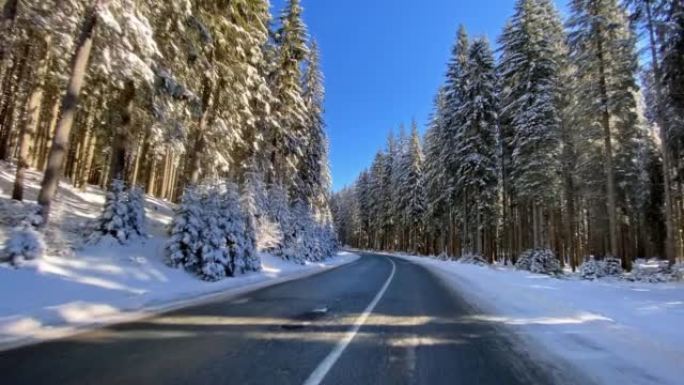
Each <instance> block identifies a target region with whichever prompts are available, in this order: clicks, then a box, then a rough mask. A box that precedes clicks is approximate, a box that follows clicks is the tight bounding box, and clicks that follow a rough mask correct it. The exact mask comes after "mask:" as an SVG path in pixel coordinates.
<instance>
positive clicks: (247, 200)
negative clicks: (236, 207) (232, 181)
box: [242, 165, 278, 251]
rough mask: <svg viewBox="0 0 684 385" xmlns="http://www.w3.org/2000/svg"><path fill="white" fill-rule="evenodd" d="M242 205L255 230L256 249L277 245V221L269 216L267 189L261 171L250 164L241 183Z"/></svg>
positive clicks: (267, 248) (265, 248)
mask: <svg viewBox="0 0 684 385" xmlns="http://www.w3.org/2000/svg"><path fill="white" fill-rule="evenodd" d="M242 207H243V210H244V211H245V214H246V215H247V219H248V221H249V222H250V225H251V227H252V229H253V230H254V232H255V237H256V243H257V250H259V251H267V250H269V249H271V248H273V247H276V246H277V238H278V236H277V233H278V226H277V223H275V222H274V221H272V220H271V218H269V215H268V214H269V211H268V210H269V199H268V190H267V189H266V184H265V182H264V179H263V175H262V174H261V172H259V171H257V170H256V167H255V166H254V165H252V166H251V167H249V168H248V169H247V171H246V173H245V176H244V182H243V184H242Z"/></svg>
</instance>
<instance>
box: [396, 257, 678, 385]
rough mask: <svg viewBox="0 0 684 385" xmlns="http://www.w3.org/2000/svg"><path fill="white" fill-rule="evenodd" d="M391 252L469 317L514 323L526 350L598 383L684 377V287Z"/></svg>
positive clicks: (638, 383) (635, 384)
mask: <svg viewBox="0 0 684 385" xmlns="http://www.w3.org/2000/svg"><path fill="white" fill-rule="evenodd" d="M396 256H397V257H400V258H404V259H407V260H410V261H413V262H416V263H419V264H421V265H423V266H426V267H427V268H428V269H430V270H431V271H433V272H434V273H435V274H437V276H438V277H440V278H441V279H442V280H443V281H445V282H446V283H447V284H448V285H450V286H451V287H453V288H454V289H455V290H456V291H457V293H459V294H460V295H462V296H463V297H464V299H466V300H467V301H469V302H470V303H471V304H472V305H474V306H475V307H476V308H478V309H479V310H481V311H482V312H483V314H481V315H478V316H476V317H474V318H475V319H474V321H480V322H489V323H492V324H495V325H501V326H506V327H509V328H512V329H513V330H514V331H516V332H517V334H518V335H519V336H520V337H521V339H522V341H523V342H524V343H526V345H527V346H526V347H527V348H529V350H530V351H531V352H535V351H536V352H541V351H545V352H550V353H551V355H555V356H556V357H557V358H560V359H561V360H564V361H566V362H568V363H569V364H571V365H572V366H574V367H575V368H576V369H578V370H580V371H581V372H582V373H583V374H586V375H587V376H588V377H590V378H591V379H593V380H595V382H597V383H599V384H621V385H628V384H629V385H632V384H633V385H644V384H663V385H668V384H672V385H675V384H681V383H682V381H683V379H684V284H681V283H668V284H649V283H637V282H625V281H618V280H599V281H593V282H592V281H583V280H579V279H556V278H551V277H548V276H543V275H537V274H532V273H529V272H523V271H515V270H512V269H508V268H504V267H500V266H494V267H491V266H475V265H468V264H462V263H458V262H451V261H439V260H435V259H430V258H424V257H412V256H405V255H396ZM553 361H555V362H558V360H555V359H553Z"/></svg>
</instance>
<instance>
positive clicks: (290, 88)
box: [269, 0, 308, 189]
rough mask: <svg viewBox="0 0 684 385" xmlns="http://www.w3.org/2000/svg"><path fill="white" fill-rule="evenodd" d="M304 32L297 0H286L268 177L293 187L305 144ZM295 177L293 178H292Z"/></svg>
mask: <svg viewBox="0 0 684 385" xmlns="http://www.w3.org/2000/svg"><path fill="white" fill-rule="evenodd" d="M306 41H307V32H306V26H305V25H304V23H303V21H302V7H301V5H300V2H299V0H288V2H287V5H286V6H285V9H284V10H283V13H282V15H281V16H280V28H279V29H278V31H277V32H276V35H275V42H276V46H277V58H276V60H277V62H276V72H275V74H274V80H273V86H272V89H273V96H274V98H275V102H274V105H273V110H274V114H275V118H276V123H275V125H274V126H273V127H272V132H271V133H270V134H269V142H270V146H271V147H270V151H271V167H272V168H273V169H272V170H271V179H270V180H269V182H271V183H275V182H281V183H282V182H286V183H287V186H288V188H289V189H292V188H295V187H296V186H293V183H295V182H296V178H293V176H294V175H296V173H293V171H296V165H297V163H298V162H299V161H300V160H301V158H302V155H303V149H304V146H305V145H306V142H305V141H306V139H307V138H306V135H305V134H306V132H305V128H306V124H307V110H306V105H305V102H304V99H303V98H302V87H301V79H302V71H301V64H302V63H303V62H304V60H305V59H306V57H307V54H308V49H307V47H306ZM292 179H295V180H292Z"/></svg>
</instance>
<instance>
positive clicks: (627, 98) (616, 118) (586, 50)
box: [568, 0, 637, 266]
mask: <svg viewBox="0 0 684 385" xmlns="http://www.w3.org/2000/svg"><path fill="white" fill-rule="evenodd" d="M571 8H572V16H571V18H570V20H569V22H568V26H569V28H570V34H569V40H570V47H571V55H572V58H573V62H574V64H575V66H576V71H575V74H574V78H575V79H576V81H577V89H576V92H577V93H578V94H580V95H583V96H582V98H580V99H579V101H578V102H579V103H578V105H577V110H576V111H577V112H576V113H578V114H581V116H582V117H583V118H585V119H584V122H583V124H582V126H583V129H584V130H585V134H584V135H585V137H586V138H587V139H588V140H591V143H592V144H593V145H595V146H596V147H598V148H599V149H600V151H601V156H600V158H599V159H596V155H595V153H592V154H588V157H589V158H588V160H587V161H586V164H587V165H589V166H593V167H592V168H591V169H590V171H591V174H593V175H596V172H597V171H599V168H600V167H598V166H599V165H603V170H602V173H603V175H602V178H603V179H604V180H605V194H606V195H605V197H606V198H605V205H606V206H605V207H606V212H607V215H606V217H607V222H608V226H607V231H606V234H607V235H608V239H609V242H608V247H607V250H606V251H607V253H609V254H611V255H613V256H618V255H621V254H622V255H621V256H622V257H623V263H624V264H625V266H628V264H629V261H628V260H627V259H626V256H625V255H624V253H620V250H619V247H618V228H619V226H620V223H619V220H620V217H619V216H618V213H619V211H618V210H619V207H618V206H619V205H620V202H618V194H619V191H618V184H619V182H622V181H624V183H627V184H629V183H630V180H629V178H630V174H632V175H633V170H632V167H631V166H632V164H630V162H629V160H630V159H633V158H634V154H633V150H634V149H633V147H631V146H630V144H631V141H632V139H633V138H634V135H635V128H636V121H637V119H636V118H637V117H636V114H635V112H634V111H635V109H636V102H635V98H634V93H635V91H636V82H635V79H634V74H635V70H636V55H635V49H634V47H635V39H634V35H633V32H632V30H631V29H630V26H629V24H628V21H627V18H626V15H625V12H624V11H623V10H622V9H621V8H620V7H619V6H618V5H617V3H616V1H615V0H575V1H573V2H572V3H571ZM596 147H595V148H596ZM588 148H589V147H587V149H588ZM588 171H589V170H588ZM599 175H600V174H599ZM622 177H624V178H622ZM587 179H589V178H587ZM621 186H622V184H621ZM594 187H596V186H594ZM623 203H624V202H623Z"/></svg>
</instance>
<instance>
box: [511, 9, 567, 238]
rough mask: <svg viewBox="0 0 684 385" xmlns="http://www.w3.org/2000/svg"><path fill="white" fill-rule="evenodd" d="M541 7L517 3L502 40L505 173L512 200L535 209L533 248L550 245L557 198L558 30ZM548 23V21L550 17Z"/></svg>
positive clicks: (555, 21)
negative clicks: (548, 218)
mask: <svg viewBox="0 0 684 385" xmlns="http://www.w3.org/2000/svg"><path fill="white" fill-rule="evenodd" d="M541 3H546V6H547V8H551V5H550V4H549V3H548V1H546V0H519V1H518V3H517V4H516V7H515V14H514V15H513V17H512V18H511V20H510V21H509V24H508V25H507V27H506V29H505V32H504V34H503V36H502V37H501V48H502V57H501V63H500V66H499V73H500V76H501V83H502V84H501V88H502V90H503V94H502V96H501V98H502V107H501V108H502V111H503V113H502V117H501V120H502V122H503V123H502V126H505V128H502V129H501V132H502V133H503V134H504V135H503V138H502V140H503V141H504V142H505V143H503V148H504V154H506V159H507V160H508V162H506V166H507V168H506V173H507V175H506V176H507V177H508V178H510V179H511V182H510V183H511V188H512V190H513V191H515V194H516V198H515V199H517V200H519V201H520V202H518V203H526V204H528V205H529V206H530V207H532V208H533V212H534V214H533V222H534V226H533V234H534V237H533V239H534V241H533V245H532V246H533V247H535V248H541V247H546V246H548V237H547V236H546V234H545V233H547V231H546V230H543V229H545V228H547V227H548V223H544V222H545V221H543V220H542V218H541V217H542V215H543V214H542V213H543V211H544V210H549V209H552V204H553V203H554V202H553V199H554V197H555V196H557V186H558V178H557V176H558V174H559V168H560V164H559V163H558V160H559V153H560V146H559V131H560V128H559V124H560V111H559V106H558V101H559V80H560V67H559V63H558V60H557V58H558V57H559V56H560V55H559V52H558V47H557V46H555V45H554V38H553V36H552V35H551V34H552V31H553V30H552V29H551V28H549V25H559V24H560V21H559V20H558V18H557V16H556V15H553V14H552V15H548V14H547V12H546V10H545V9H544V8H543V7H542V5H541ZM550 17H551V18H552V19H551V20H549V18H550Z"/></svg>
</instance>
